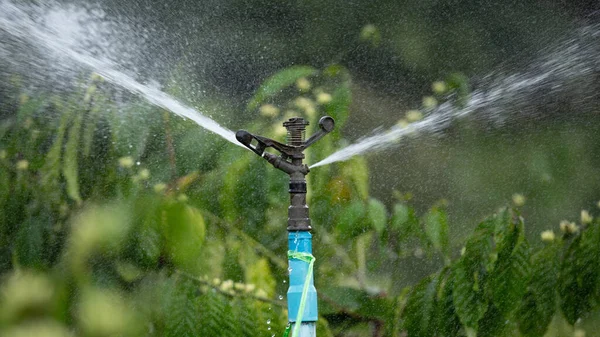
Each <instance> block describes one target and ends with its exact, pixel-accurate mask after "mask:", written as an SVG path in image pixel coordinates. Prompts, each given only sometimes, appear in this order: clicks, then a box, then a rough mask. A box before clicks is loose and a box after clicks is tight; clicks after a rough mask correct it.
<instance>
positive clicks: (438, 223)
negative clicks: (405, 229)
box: [424, 207, 448, 257]
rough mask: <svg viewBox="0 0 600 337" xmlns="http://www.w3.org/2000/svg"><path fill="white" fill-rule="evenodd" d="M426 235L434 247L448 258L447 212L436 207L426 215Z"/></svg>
mask: <svg viewBox="0 0 600 337" xmlns="http://www.w3.org/2000/svg"><path fill="white" fill-rule="evenodd" d="M424 222H425V233H426V234H427V237H428V238H429V240H430V241H431V243H432V244H433V247H434V248H435V249H436V250H438V251H439V252H440V253H441V254H442V255H444V256H446V257H447V256H448V221H447V218H446V212H444V211H443V210H441V209H439V208H438V207H434V208H432V209H431V210H429V212H428V213H427V214H426V215H425V221H424Z"/></svg>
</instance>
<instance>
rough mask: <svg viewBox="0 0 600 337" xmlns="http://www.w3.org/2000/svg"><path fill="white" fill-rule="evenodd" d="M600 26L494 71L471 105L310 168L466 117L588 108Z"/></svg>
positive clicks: (436, 112) (443, 108)
mask: <svg viewBox="0 0 600 337" xmlns="http://www.w3.org/2000/svg"><path fill="white" fill-rule="evenodd" d="M598 55H600V25H592V26H587V27H584V28H581V29H579V30H577V31H576V33H575V34H573V36H571V37H569V38H565V40H564V41H562V42H560V43H558V44H557V45H556V46H553V47H549V48H548V49H546V50H543V51H541V52H540V56H539V57H538V58H537V59H536V60H535V61H533V62H532V63H531V64H530V65H529V67H527V68H526V70H525V71H523V72H519V73H513V74H506V73H498V72H497V73H492V74H489V75H487V76H485V77H484V78H483V79H482V80H481V85H480V87H479V89H476V90H474V91H473V92H472V93H471V95H470V97H469V99H468V101H467V102H466V104H465V105H464V106H462V107H460V108H459V107H457V105H456V104H454V103H453V102H452V100H449V101H447V102H445V103H443V104H441V105H439V106H438V107H436V108H434V109H431V110H430V111H428V112H427V114H426V116H425V118H424V119H422V120H420V121H418V122H415V123H412V124H409V125H406V126H400V125H395V126H392V127H391V128H389V129H388V130H382V131H378V132H376V133H375V134H373V135H371V136H369V137H366V138H362V139H360V140H358V141H357V142H356V143H354V144H351V145H349V146H347V147H345V148H343V149H341V150H338V151H337V152H334V153H333V154H331V155H330V156H328V157H327V158H325V159H323V160H321V161H319V162H318V163H315V164H313V165H311V166H310V167H311V168H314V167H318V166H323V165H327V164H331V163H335V162H339V161H345V160H348V159H350V158H352V157H354V156H357V155H363V154H367V153H373V152H377V151H382V150H385V149H389V148H392V147H394V146H398V144H400V143H401V140H402V139H403V138H405V137H406V136H408V135H415V134H422V133H437V132H440V131H442V130H444V129H446V128H447V127H448V126H450V125H451V123H452V122H453V121H454V120H456V119H460V118H463V117H466V116H469V118H474V119H479V120H483V121H485V122H490V123H493V124H502V123H503V122H504V121H506V120H507V119H509V118H537V117H543V116H540V115H541V114H543V113H544V112H543V111H541V110H540V109H536V107H539V106H543V105H552V104H549V103H552V102H553V101H560V100H561V99H566V100H570V101H572V102H573V103H574V104H576V105H577V106H578V107H579V108H584V107H585V106H586V105H588V104H589V103H590V102H593V100H594V99H595V98H597V97H598V90H599V89H600V87H599V86H598V76H599V74H600V57H598Z"/></svg>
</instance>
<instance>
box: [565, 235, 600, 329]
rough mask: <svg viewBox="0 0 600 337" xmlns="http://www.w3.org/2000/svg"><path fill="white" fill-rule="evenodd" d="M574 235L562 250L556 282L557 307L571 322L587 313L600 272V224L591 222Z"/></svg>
mask: <svg viewBox="0 0 600 337" xmlns="http://www.w3.org/2000/svg"><path fill="white" fill-rule="evenodd" d="M575 235H576V237H575V238H573V239H572V241H571V242H570V243H569V244H568V246H567V248H566V251H565V253H564V256H563V260H562V264H561V267H560V277H559V285H558V289H559V294H560V299H561V301H560V308H561V310H562V312H563V314H564V316H565V318H566V319H567V322H569V323H570V324H574V323H575V322H576V321H577V320H578V319H579V318H580V317H582V316H584V315H586V314H588V313H589V312H590V310H591V308H592V305H593V302H592V301H593V296H594V294H595V293H596V289H597V287H598V281H599V279H598V278H599V271H600V270H599V269H598V265H600V226H599V225H598V224H597V223H594V224H592V225H590V226H589V227H587V228H584V229H582V230H580V232H579V233H577V234H575Z"/></svg>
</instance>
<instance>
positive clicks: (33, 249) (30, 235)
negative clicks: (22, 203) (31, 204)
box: [14, 216, 48, 268]
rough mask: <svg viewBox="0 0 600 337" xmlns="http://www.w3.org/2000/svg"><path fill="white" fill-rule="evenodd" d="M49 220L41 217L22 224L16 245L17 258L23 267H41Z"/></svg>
mask: <svg viewBox="0 0 600 337" xmlns="http://www.w3.org/2000/svg"><path fill="white" fill-rule="evenodd" d="M47 223H48V220H47V219H44V218H43V217H40V216H33V217H29V218H27V220H25V221H24V222H23V223H21V224H20V228H19V231H18V233H17V238H16V239H17V240H16V242H15V243H14V244H15V250H14V253H15V256H14V258H15V259H16V261H18V263H19V265H21V266H22V267H29V268H34V267H41V266H42V259H43V257H44V248H46V247H44V239H45V236H46V228H45V227H46V224H47Z"/></svg>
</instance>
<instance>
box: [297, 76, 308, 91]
mask: <svg viewBox="0 0 600 337" xmlns="http://www.w3.org/2000/svg"><path fill="white" fill-rule="evenodd" d="M296 88H298V90H299V91H301V92H307V91H309V90H310V81H309V80H307V79H306V77H301V78H299V79H298V80H296Z"/></svg>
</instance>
